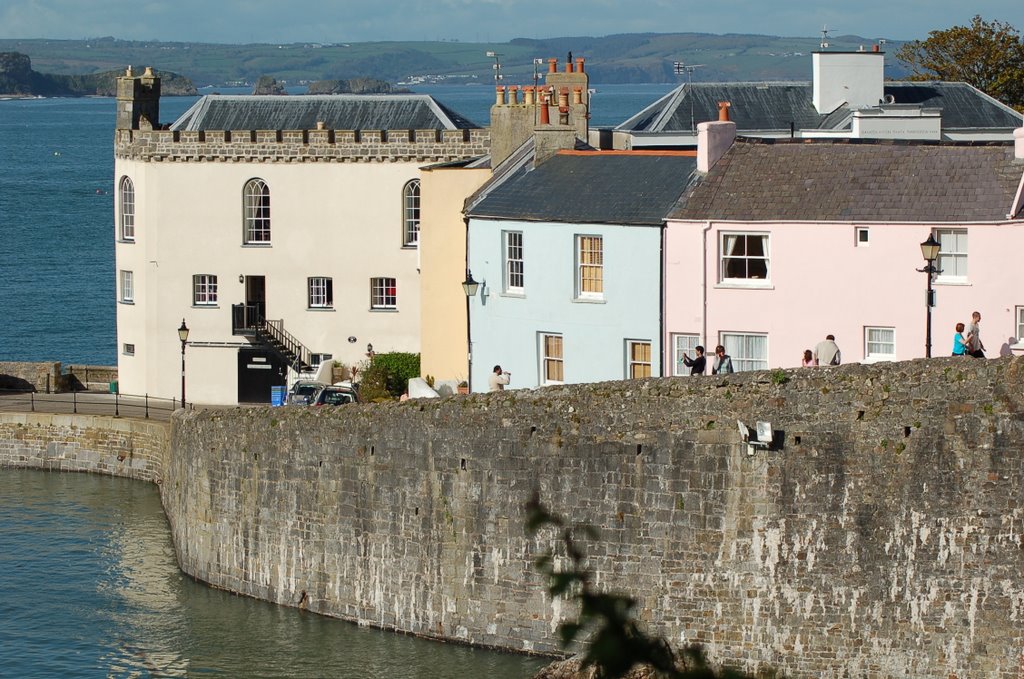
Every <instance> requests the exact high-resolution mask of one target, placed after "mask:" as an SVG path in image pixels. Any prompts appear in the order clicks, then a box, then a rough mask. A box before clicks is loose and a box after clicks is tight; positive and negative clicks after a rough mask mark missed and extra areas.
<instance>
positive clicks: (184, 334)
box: [178, 318, 188, 408]
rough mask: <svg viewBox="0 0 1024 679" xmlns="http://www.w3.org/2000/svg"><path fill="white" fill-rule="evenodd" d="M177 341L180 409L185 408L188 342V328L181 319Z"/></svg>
mask: <svg viewBox="0 0 1024 679" xmlns="http://www.w3.org/2000/svg"><path fill="white" fill-rule="evenodd" d="M178 339H180V340H181V407H182V408H184V407H185V344H186V343H187V342H188V326H187V325H185V319H184V318H183V319H181V327H180V328H178Z"/></svg>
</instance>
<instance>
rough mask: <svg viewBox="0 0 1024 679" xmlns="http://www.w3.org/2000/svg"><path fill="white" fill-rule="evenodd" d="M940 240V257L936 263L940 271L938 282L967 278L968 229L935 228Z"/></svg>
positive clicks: (957, 280)
mask: <svg viewBox="0 0 1024 679" xmlns="http://www.w3.org/2000/svg"><path fill="white" fill-rule="evenodd" d="M935 240H937V241H939V245H940V246H941V247H940V248H939V259H938V261H937V262H936V263H935V265H936V266H937V267H938V268H939V271H940V273H939V274H938V276H936V279H935V280H936V281H937V282H943V281H945V282H965V281H966V280H967V229H935Z"/></svg>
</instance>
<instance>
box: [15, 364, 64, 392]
mask: <svg viewBox="0 0 1024 679" xmlns="http://www.w3.org/2000/svg"><path fill="white" fill-rule="evenodd" d="M60 372H61V371H60V363H54V362H52V361H51V362H49V363H24V362H21V363H19V362H12V361H0V391H5V390H16V391H22V390H24V391H33V390H34V391H39V392H43V393H48V392H52V391H57V390H58V389H59V386H60V384H61V379H60V377H61V374H60Z"/></svg>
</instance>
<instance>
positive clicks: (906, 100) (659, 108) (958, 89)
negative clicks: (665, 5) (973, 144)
mask: <svg viewBox="0 0 1024 679" xmlns="http://www.w3.org/2000/svg"><path fill="white" fill-rule="evenodd" d="M885 94H886V95H887V97H888V96H890V95H891V97H892V100H893V103H895V104H917V105H920V106H922V107H924V108H939V109H942V128H943V129H944V130H959V129H964V130H967V129H992V128H996V129H1013V128H1017V127H1020V126H1021V125H1024V116H1022V115H1021V114H1020V113H1017V112H1016V111H1014V110H1013V109H1012V108H1010V107H1008V106H1006V105H1004V104H1002V103H1000V102H999V101H997V100H996V99H993V98H992V97H990V96H988V95H987V94H985V93H984V92H981V91H980V90H978V89H975V88H974V87H971V86H970V85H968V84H966V83H950V82H887V83H885ZM813 95H814V92H813V87H812V85H811V83H809V82H769V83H751V82H747V83H693V84H692V85H690V84H683V85H680V86H679V87H677V88H676V89H674V90H672V91H671V92H669V93H668V94H667V95H665V96H664V97H662V98H661V99H659V100H658V101H656V102H654V103H653V104H651V105H650V106H648V107H647V108H645V109H643V110H642V111H640V112H639V113H637V114H636V115H634V116H633V117H631V118H630V119H628V120H626V121H625V122H623V123H622V124H620V125H619V126H618V127H616V128H615V129H617V130H623V131H633V132H676V131H690V130H693V129H694V127H693V125H696V124H697V123H700V122H703V121H705V120H718V102H720V101H728V102H730V103H731V104H732V105H731V107H730V109H729V115H730V118H731V119H732V120H733V122H735V123H736V127H737V129H738V130H739V131H740V132H741V133H743V132H752V131H755V130H762V131H768V130H776V131H778V130H788V129H789V124H790V123H791V122H792V123H794V124H795V126H796V129H798V130H801V129H803V130H813V129H823V130H825V129H843V128H844V127H849V124H850V123H849V117H850V115H851V114H852V110H851V109H849V108H847V107H845V106H844V107H840V108H839V109H837V110H836V111H832V112H829V113H826V114H820V113H818V112H817V110H815V108H814V105H813V103H812V101H813ZM691 106H692V115H691ZM691 121H692V124H691Z"/></svg>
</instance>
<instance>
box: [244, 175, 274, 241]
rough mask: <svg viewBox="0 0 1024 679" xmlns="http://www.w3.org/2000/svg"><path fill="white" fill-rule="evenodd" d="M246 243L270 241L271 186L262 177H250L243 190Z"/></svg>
mask: <svg viewBox="0 0 1024 679" xmlns="http://www.w3.org/2000/svg"><path fill="white" fill-rule="evenodd" d="M242 204H243V213H244V222H245V224H244V229H245V236H244V240H243V242H244V243H246V244H253V243H255V244H266V243H270V187H269V186H268V185H267V183H266V182H265V181H263V180H262V179H259V178H256V179H250V180H249V181H247V182H246V183H245V188H244V189H243V190H242Z"/></svg>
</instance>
